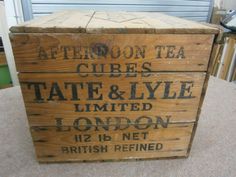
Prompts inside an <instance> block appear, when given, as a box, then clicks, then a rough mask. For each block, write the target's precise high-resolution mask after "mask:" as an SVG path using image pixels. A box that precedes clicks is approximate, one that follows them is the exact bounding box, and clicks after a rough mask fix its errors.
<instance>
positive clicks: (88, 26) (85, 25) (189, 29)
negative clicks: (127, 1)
mask: <svg viewBox="0 0 236 177" xmlns="http://www.w3.org/2000/svg"><path fill="white" fill-rule="evenodd" d="M10 31H11V32H14V33H24V32H28V33H48V32H52V33H61V32H63V33H64V32H67V33H78V32H80V33H83V32H87V33H110V34H114V33H116V34H118V33H119V34H120V33H122V34H123V33H129V34H131V33H149V34H150V33H159V34H160V33H167V34H170V33H175V34H183V33H190V34H193V33H195V34H196V33H197V34H200V33H201V34H202V33H208V34H209V33H211V34H212V33H217V32H218V29H216V28H214V27H209V26H207V25H204V24H200V23H197V22H193V21H189V20H185V19H181V18H177V17H172V16H168V15H165V14H161V13H144V12H93V11H73V10H70V11H64V12H59V13H55V14H53V15H50V16H46V17H43V18H39V19H36V20H32V21H30V22H26V23H23V24H20V25H18V26H14V27H11V29H10Z"/></svg>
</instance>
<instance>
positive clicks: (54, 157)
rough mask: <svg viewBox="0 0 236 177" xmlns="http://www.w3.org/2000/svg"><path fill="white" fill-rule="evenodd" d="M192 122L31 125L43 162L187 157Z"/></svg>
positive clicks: (37, 150) (39, 156)
mask: <svg viewBox="0 0 236 177" xmlns="http://www.w3.org/2000/svg"><path fill="white" fill-rule="evenodd" d="M193 126H194V124H193V123H178V124H168V125H167V126H157V125H156V124H137V125H129V126H128V127H127V126H126V128H125V127H120V126H119V125H114V126H90V125H83V126H73V127H70V126H65V127H31V133H32V137H33V141H34V145H35V149H36V154H37V158H38V160H39V161H40V162H57V161H91V160H121V159H141V158H142V159H145V158H148V159H149V158H163V157H186V156H187V154H188V148H189V143H190V139H191V134H192V131H193Z"/></svg>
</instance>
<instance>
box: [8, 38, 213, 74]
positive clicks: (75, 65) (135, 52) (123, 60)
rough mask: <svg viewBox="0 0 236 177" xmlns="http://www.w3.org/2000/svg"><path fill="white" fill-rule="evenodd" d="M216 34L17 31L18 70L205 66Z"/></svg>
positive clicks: (149, 69) (141, 69) (144, 69)
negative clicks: (41, 32)
mask: <svg viewBox="0 0 236 177" xmlns="http://www.w3.org/2000/svg"><path fill="white" fill-rule="evenodd" d="M213 37H214V36H213V35H204V34H199V35H187V34H186V35H184V34H183V35H173V34H168V35H165V34H158V35H155V34H150V35H147V34H140V35H135V34H129V35H125V34H118V35H117V34H116V35H106V34H101V35H91V34H13V35H11V41H12V45H13V51H14V56H15V61H16V65H17V70H18V71H19V72H80V73H83V72H85V73H95V72H98V73H101V72H103V73H111V72H124V73H128V72H156V71H206V70H207V65H208V61H209V57H210V53H211V45H212V42H213Z"/></svg>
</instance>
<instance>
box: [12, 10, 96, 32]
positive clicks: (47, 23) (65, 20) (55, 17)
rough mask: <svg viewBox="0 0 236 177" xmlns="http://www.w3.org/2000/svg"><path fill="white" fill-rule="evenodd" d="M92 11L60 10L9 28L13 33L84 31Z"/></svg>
mask: <svg viewBox="0 0 236 177" xmlns="http://www.w3.org/2000/svg"><path fill="white" fill-rule="evenodd" d="M93 14H94V12H93V11H62V12H57V13H54V14H52V15H48V16H44V17H41V18H38V19H35V20H31V21H27V22H24V23H22V24H19V25H17V26H13V27H11V28H10V31H11V32H13V33H31V32H34V33H41V32H52V33H53V32H55V33H56V32H74V33H84V32H85V31H86V26H87V25H88V22H89V21H90V19H91V18H92V16H93Z"/></svg>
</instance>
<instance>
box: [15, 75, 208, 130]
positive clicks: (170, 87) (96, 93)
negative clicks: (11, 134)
mask: <svg viewBox="0 0 236 177" xmlns="http://www.w3.org/2000/svg"><path fill="white" fill-rule="evenodd" d="M19 79H20V83H21V89H22V93H23V97H24V102H25V106H26V111H27V115H28V119H29V123H30V125H31V126H55V125H56V120H57V118H61V119H62V120H63V125H64V126H71V125H73V122H74V120H75V119H76V118H78V117H87V118H88V119H92V120H93V119H94V118H95V117H99V118H100V119H101V120H103V121H109V124H110V125H112V124H114V123H116V121H117V120H116V118H117V117H123V118H126V119H129V120H130V121H131V122H130V123H131V124H132V123H133V122H134V120H135V119H137V118H138V117H142V116H144V117H145V116H148V117H150V118H151V119H153V120H154V119H156V118H157V117H161V118H162V119H163V120H168V121H170V122H194V121H195V120H196V116H197V112H198V106H199V101H200V98H201V93H202V87H203V83H204V80H205V73H201V72H186V73H183V72H178V73H171V72H162V73H148V75H146V74H145V75H143V74H141V73H136V74H135V75H132V76H131V75H127V74H120V75H119V76H116V77H114V76H112V75H111V74H110V73H106V74H101V75H99V77H96V76H94V75H93V74H87V76H83V77H81V76H80V75H78V74H76V73H57V74H54V73H44V74H42V73H29V74H28V73H21V74H19Z"/></svg>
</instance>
